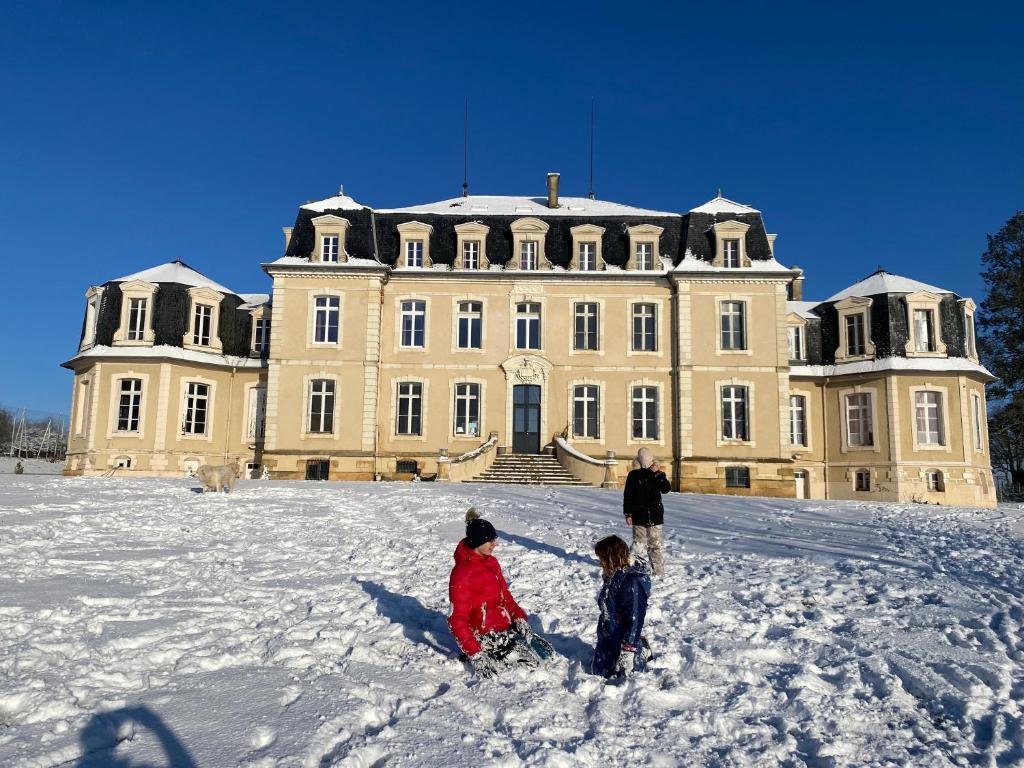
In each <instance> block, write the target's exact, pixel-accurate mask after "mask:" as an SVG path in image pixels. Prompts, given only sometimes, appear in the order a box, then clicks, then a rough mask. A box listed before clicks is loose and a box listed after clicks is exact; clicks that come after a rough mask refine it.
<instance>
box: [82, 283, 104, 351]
mask: <svg viewBox="0 0 1024 768" xmlns="http://www.w3.org/2000/svg"><path fill="white" fill-rule="evenodd" d="M103 290H104V289H103V288H99V287H96V286H94V287H92V288H90V289H89V290H88V291H86V292H85V331H84V333H83V334H82V349H85V348H86V347H91V346H92V345H93V344H95V343H96V326H97V325H98V323H99V319H100V302H101V301H102V300H103Z"/></svg>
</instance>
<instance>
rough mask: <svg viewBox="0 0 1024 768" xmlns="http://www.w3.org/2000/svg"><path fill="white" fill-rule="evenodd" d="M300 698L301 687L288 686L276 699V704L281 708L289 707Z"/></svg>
mask: <svg viewBox="0 0 1024 768" xmlns="http://www.w3.org/2000/svg"><path fill="white" fill-rule="evenodd" d="M301 697H302V687H301V686H298V685H289V686H288V687H287V688H284V689H283V690H282V691H281V695H280V696H278V697H277V702H278V703H279V704H280V705H281V706H282V707H290V706H291V705H292V704H294V703H295V702H296V701H298V700H299V699H300V698H301Z"/></svg>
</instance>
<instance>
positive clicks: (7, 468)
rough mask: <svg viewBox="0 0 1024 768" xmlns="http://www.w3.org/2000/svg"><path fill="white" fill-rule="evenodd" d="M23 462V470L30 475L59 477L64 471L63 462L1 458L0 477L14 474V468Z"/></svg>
mask: <svg viewBox="0 0 1024 768" xmlns="http://www.w3.org/2000/svg"><path fill="white" fill-rule="evenodd" d="M19 461H20V462H21V468H22V470H23V471H24V472H25V473H26V474H29V475H59V474H61V473H62V472H63V471H64V462H63V461H47V460H46V459H17V458H14V457H11V456H0V475H9V474H14V468H15V467H16V466H18V462H19Z"/></svg>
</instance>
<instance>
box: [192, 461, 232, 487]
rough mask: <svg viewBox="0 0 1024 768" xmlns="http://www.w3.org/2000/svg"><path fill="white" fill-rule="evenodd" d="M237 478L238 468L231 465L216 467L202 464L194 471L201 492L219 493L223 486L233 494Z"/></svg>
mask: <svg viewBox="0 0 1024 768" xmlns="http://www.w3.org/2000/svg"><path fill="white" fill-rule="evenodd" d="M237 476H238V467H237V466H235V465H233V464H218V465H216V466H213V465H210V464H203V465H202V466H200V467H199V469H197V470H196V479H198V480H199V482H200V483H202V484H203V492H204V493H205V492H206V491H216V492H217V493H220V492H221V491H223V490H224V486H227V489H228V490H229V491H231V492H232V493H234V490H235V478H236V477H237Z"/></svg>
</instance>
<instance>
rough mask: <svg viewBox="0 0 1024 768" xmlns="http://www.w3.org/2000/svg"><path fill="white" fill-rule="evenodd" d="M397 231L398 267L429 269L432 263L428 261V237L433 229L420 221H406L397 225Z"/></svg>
mask: <svg viewBox="0 0 1024 768" xmlns="http://www.w3.org/2000/svg"><path fill="white" fill-rule="evenodd" d="M396 229H397V230H398V249H399V250H398V252H399V254H400V256H399V266H403V267H413V268H420V267H429V266H431V264H432V263H433V262H432V261H431V260H430V236H431V234H433V232H434V228H433V227H432V226H430V225H429V224H424V223H423V222H421V221H407V222H405V223H404V224H399V225H398V226H397V227H396Z"/></svg>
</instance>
